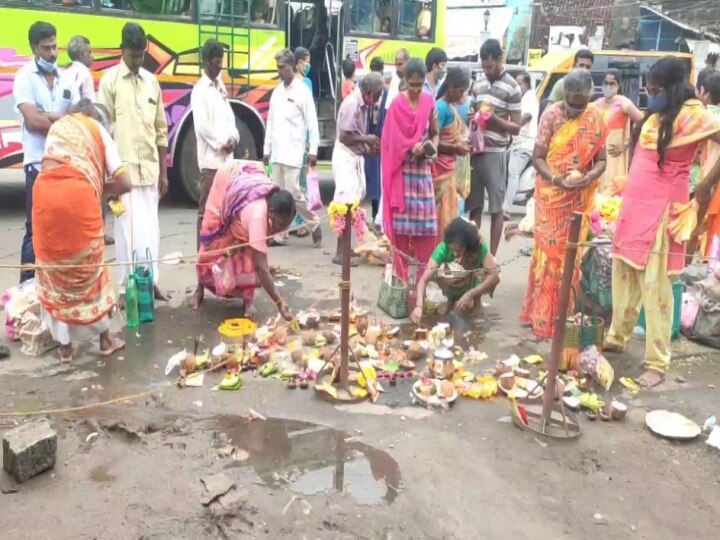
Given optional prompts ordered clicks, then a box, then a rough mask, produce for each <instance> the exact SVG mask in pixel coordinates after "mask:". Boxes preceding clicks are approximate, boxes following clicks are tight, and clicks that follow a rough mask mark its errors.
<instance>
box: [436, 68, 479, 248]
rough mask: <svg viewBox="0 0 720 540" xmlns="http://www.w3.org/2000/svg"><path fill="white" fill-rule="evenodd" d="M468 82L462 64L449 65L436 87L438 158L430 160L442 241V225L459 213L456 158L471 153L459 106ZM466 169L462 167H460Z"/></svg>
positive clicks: (438, 241)
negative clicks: (433, 160)
mask: <svg viewBox="0 0 720 540" xmlns="http://www.w3.org/2000/svg"><path fill="white" fill-rule="evenodd" d="M469 86H470V74H469V73H468V72H467V71H465V70H464V69H463V68H459V67H451V68H450V69H448V72H447V77H446V78H445V81H444V82H443V83H442V85H441V86H440V89H439V90H438V97H437V100H438V101H437V115H438V128H439V129H440V138H439V141H440V142H439V147H438V158H437V161H436V162H435V163H433V164H432V173H433V185H434V187H435V206H436V212H437V224H438V233H439V234H438V238H437V243H440V242H441V241H442V235H443V234H444V232H443V231H445V227H446V226H447V225H448V224H449V223H450V222H451V221H452V220H453V219H455V218H456V217H457V216H458V198H457V189H456V180H455V173H456V172H457V171H458V166H457V165H458V163H457V162H458V159H463V157H462V156H467V155H468V154H469V153H470V142H469V139H468V128H467V126H466V125H465V122H464V121H463V116H462V113H461V112H459V111H458V109H457V108H458V107H459V106H460V105H461V102H462V101H463V97H464V95H465V92H466V91H467V89H468V87H469ZM464 114H465V118H467V113H464ZM462 170H465V169H462Z"/></svg>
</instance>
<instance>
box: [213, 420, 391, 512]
mask: <svg viewBox="0 0 720 540" xmlns="http://www.w3.org/2000/svg"><path fill="white" fill-rule="evenodd" d="M211 423H212V425H213V427H214V428H215V429H216V430H217V431H218V432H220V433H222V434H224V435H225V436H226V437H227V439H226V440H225V441H216V444H217V445H218V446H223V445H225V444H227V443H228V442H229V443H230V444H232V445H234V446H236V447H238V448H242V449H244V450H245V451H247V452H248V454H249V457H248V459H247V460H246V461H242V462H240V461H229V462H228V464H227V465H226V467H228V468H230V467H248V466H250V467H252V468H253V469H254V471H255V473H256V474H257V476H258V478H259V479H260V481H261V482H262V483H264V484H266V485H269V486H272V487H276V488H283V489H289V490H290V491H293V492H295V493H298V494H300V495H308V496H309V495H315V494H319V493H325V492H331V491H336V492H340V493H345V494H347V495H350V496H351V497H352V498H353V499H355V501H356V502H358V503H359V504H363V505H373V504H392V502H393V501H394V500H395V498H396V497H397V495H398V491H399V489H400V481H401V479H400V468H399V467H398V464H397V463H396V462H395V460H394V459H393V458H392V457H391V456H390V455H389V454H387V453H386V452H383V451H382V450H378V449H377V448H373V447H372V446H369V445H367V444H364V443H361V442H358V441H354V440H351V439H349V438H348V435H347V434H346V433H344V432H342V431H338V430H335V429H331V428H328V427H325V426H320V425H317V424H312V423H309V422H301V421H298V420H286V419H281V418H268V419H267V421H262V420H255V421H253V422H245V421H244V420H242V419H241V418H239V417H237V416H219V417H215V418H213V419H212V421H211ZM229 459H232V458H229Z"/></svg>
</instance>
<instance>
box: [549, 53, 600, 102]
mask: <svg viewBox="0 0 720 540" xmlns="http://www.w3.org/2000/svg"><path fill="white" fill-rule="evenodd" d="M594 61H595V56H594V55H593V53H592V51H591V50H590V49H580V50H579V51H578V52H576V53H575V61H574V62H573V69H584V70H586V71H591V70H592V67H593V62H594ZM563 99H565V77H563V78H562V79H560V80H558V81H557V82H556V83H555V86H553V89H552V91H551V92H550V97H548V105H550V104H551V103H561V102H562V100H563Z"/></svg>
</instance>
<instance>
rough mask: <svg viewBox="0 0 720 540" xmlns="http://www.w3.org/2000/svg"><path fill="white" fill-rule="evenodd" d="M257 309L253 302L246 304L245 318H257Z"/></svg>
mask: <svg viewBox="0 0 720 540" xmlns="http://www.w3.org/2000/svg"><path fill="white" fill-rule="evenodd" d="M257 314H258V312H257V308H256V307H255V304H253V303H252V302H245V318H247V319H254V318H255V317H257Z"/></svg>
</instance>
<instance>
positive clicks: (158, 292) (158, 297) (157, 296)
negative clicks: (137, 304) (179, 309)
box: [153, 285, 170, 302]
mask: <svg viewBox="0 0 720 540" xmlns="http://www.w3.org/2000/svg"><path fill="white" fill-rule="evenodd" d="M153 290H154V291H155V300H159V301H160V302H168V301H169V300H170V295H169V294H165V293H164V292H162V291H161V290H160V287H158V286H157V285H155V287H154V288H153Z"/></svg>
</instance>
